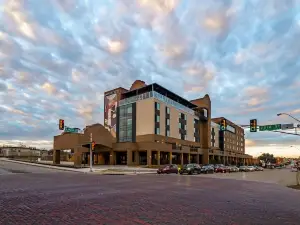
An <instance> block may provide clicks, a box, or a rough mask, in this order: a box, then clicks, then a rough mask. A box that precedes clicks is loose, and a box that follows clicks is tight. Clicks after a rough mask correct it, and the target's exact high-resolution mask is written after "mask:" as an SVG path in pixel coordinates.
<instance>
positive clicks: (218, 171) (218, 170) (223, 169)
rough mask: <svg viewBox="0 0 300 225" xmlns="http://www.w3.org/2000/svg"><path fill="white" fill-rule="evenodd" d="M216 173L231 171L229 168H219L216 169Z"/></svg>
mask: <svg viewBox="0 0 300 225" xmlns="http://www.w3.org/2000/svg"><path fill="white" fill-rule="evenodd" d="M215 173H230V169H229V167H227V166H218V167H216V168H215Z"/></svg>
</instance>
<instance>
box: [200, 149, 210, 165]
mask: <svg viewBox="0 0 300 225" xmlns="http://www.w3.org/2000/svg"><path fill="white" fill-rule="evenodd" d="M209 163H210V162H209V153H208V149H205V150H203V155H202V162H201V164H209Z"/></svg>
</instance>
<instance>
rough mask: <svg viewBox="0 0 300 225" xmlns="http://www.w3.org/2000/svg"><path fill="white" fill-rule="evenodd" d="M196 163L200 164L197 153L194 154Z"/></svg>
mask: <svg viewBox="0 0 300 225" xmlns="http://www.w3.org/2000/svg"><path fill="white" fill-rule="evenodd" d="M196 163H197V164H200V160H199V154H197V155H196Z"/></svg>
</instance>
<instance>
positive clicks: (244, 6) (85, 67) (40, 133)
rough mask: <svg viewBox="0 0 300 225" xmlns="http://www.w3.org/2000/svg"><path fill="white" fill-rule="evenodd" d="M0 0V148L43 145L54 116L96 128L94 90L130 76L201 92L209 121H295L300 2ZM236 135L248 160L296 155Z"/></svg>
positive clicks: (99, 110) (99, 103)
mask: <svg viewBox="0 0 300 225" xmlns="http://www.w3.org/2000/svg"><path fill="white" fill-rule="evenodd" d="M0 4H1V8H0V9H1V11H0V128H1V131H0V144H18V143H19V142H23V143H25V144H28V145H31V146H40V147H46V148H51V145H52V139H53V135H57V134H59V131H58V125H57V124H58V119H59V118H63V119H65V124H66V125H67V126H71V127H81V128H83V127H84V126H85V125H87V124H90V123H95V122H100V123H103V92H104V91H107V90H110V89H112V88H115V87H119V86H122V87H124V88H129V87H130V85H131V84H132V82H133V81H134V80H136V79H141V80H144V81H145V82H146V83H148V84H149V83H151V82H157V83H159V84H161V85H163V86H165V87H166V88H168V89H170V90H172V91H174V92H175V93H177V94H180V95H183V96H184V97H186V98H187V99H194V98H197V97H202V96H203V95H205V94H206V93H207V94H209V95H210V96H211V99H212V107H213V109H212V110H213V112H212V114H213V117H219V116H224V117H226V118H228V119H229V120H232V121H233V122H235V123H237V124H249V119H253V118H257V119H258V123H259V124H273V123H292V122H294V121H293V120H292V119H291V118H288V117H286V116H282V117H277V116H276V114H277V113H279V112H282V111H283V112H287V113H291V114H292V115H293V116H295V117H297V118H300V101H299V99H300V42H299V37H300V0H264V1H262V0H245V1H242V0H232V1H231V0H224V1H221V0H215V1H213V0H210V1H204V0H181V1H180V0H169V1H168V0H101V1H100V0H85V1H83V0H77V1H76V0H23V1H20V0H16V1H13V0H10V1H5V0H0ZM290 132H293V131H290ZM299 133H300V129H299ZM246 138H247V148H246V151H247V153H249V154H254V155H258V154H259V153H260V152H270V153H274V154H276V155H300V136H293V135H283V134H278V133H271V132H259V133H249V132H247V133H246ZM291 145H293V146H295V147H296V148H292V147H290V146H291ZM297 148H298V150H297Z"/></svg>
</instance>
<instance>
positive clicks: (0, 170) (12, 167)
mask: <svg viewBox="0 0 300 225" xmlns="http://www.w3.org/2000/svg"><path fill="white" fill-rule="evenodd" d="M62 172H64V171H61V170H55V169H49V168H43V167H37V166H31V165H25V164H20V163H15V162H9V161H3V160H0V175H11V174H17V173H22V174H24V173H62ZM0 179H1V178H0Z"/></svg>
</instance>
